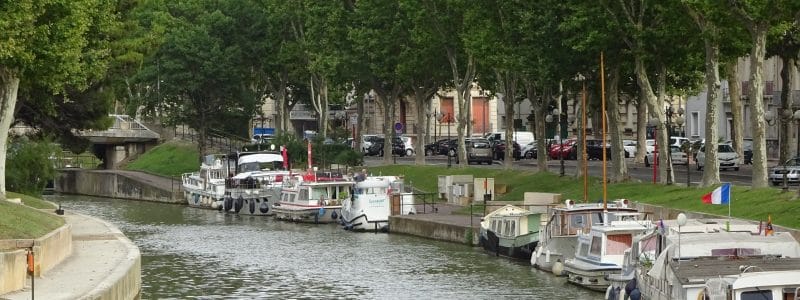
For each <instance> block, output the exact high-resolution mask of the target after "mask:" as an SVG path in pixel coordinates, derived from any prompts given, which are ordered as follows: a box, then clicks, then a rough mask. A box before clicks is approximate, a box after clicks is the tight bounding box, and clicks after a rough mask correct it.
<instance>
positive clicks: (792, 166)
mask: <svg viewBox="0 0 800 300" xmlns="http://www.w3.org/2000/svg"><path fill="white" fill-rule="evenodd" d="M784 179H786V183H787V184H791V183H800V156H798V157H794V158H790V159H789V160H787V161H785V162H783V163H782V164H780V165H777V166H775V167H773V168H772V169H770V170H769V181H770V182H772V185H775V186H778V185H782V184H783V180H784Z"/></svg>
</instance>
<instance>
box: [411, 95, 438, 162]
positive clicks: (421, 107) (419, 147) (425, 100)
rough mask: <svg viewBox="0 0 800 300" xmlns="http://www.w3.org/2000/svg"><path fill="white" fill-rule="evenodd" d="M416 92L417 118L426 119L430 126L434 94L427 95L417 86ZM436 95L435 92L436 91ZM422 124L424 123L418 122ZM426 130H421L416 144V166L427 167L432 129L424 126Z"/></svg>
mask: <svg viewBox="0 0 800 300" xmlns="http://www.w3.org/2000/svg"><path fill="white" fill-rule="evenodd" d="M412 89H413V90H414V103H416V106H417V116H418V118H423V117H426V118H425V119H426V120H425V122H427V124H430V115H431V112H430V111H429V110H428V107H429V104H430V99H431V96H432V95H433V94H432V93H427V92H426V91H425V90H424V88H418V87H416V86H414V87H412ZM434 93H435V91H434ZM418 123H422V122H418ZM423 127H424V128H423V129H422V130H420V131H419V132H418V134H417V140H416V141H415V142H414V152H415V153H416V157H415V158H414V164H416V165H425V142H426V141H427V140H429V136H430V132H429V131H430V127H429V126H423Z"/></svg>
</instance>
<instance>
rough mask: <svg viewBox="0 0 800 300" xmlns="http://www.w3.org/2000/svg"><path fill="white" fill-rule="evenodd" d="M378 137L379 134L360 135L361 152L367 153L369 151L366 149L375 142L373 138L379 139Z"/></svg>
mask: <svg viewBox="0 0 800 300" xmlns="http://www.w3.org/2000/svg"><path fill="white" fill-rule="evenodd" d="M380 138H381V137H380V136H377V135H374V134H365V135H362V136H361V152H364V154H367V153H368V152H369V151H367V149H369V148H370V147H372V144H373V143H374V142H375V140H377V139H380Z"/></svg>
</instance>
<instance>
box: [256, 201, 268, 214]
mask: <svg viewBox="0 0 800 300" xmlns="http://www.w3.org/2000/svg"><path fill="white" fill-rule="evenodd" d="M258 210H259V211H261V213H262V214H265V213H268V212H269V205H267V201H264V202H261V207H259V208H258Z"/></svg>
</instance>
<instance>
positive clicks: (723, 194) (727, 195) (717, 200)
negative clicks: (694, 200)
mask: <svg viewBox="0 0 800 300" xmlns="http://www.w3.org/2000/svg"><path fill="white" fill-rule="evenodd" d="M730 202H731V184H730V183H723V184H722V186H720V187H718V188H716V189H714V191H713V192H711V193H708V194H705V195H703V203H705V204H724V205H727V204H729V203H730Z"/></svg>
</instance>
